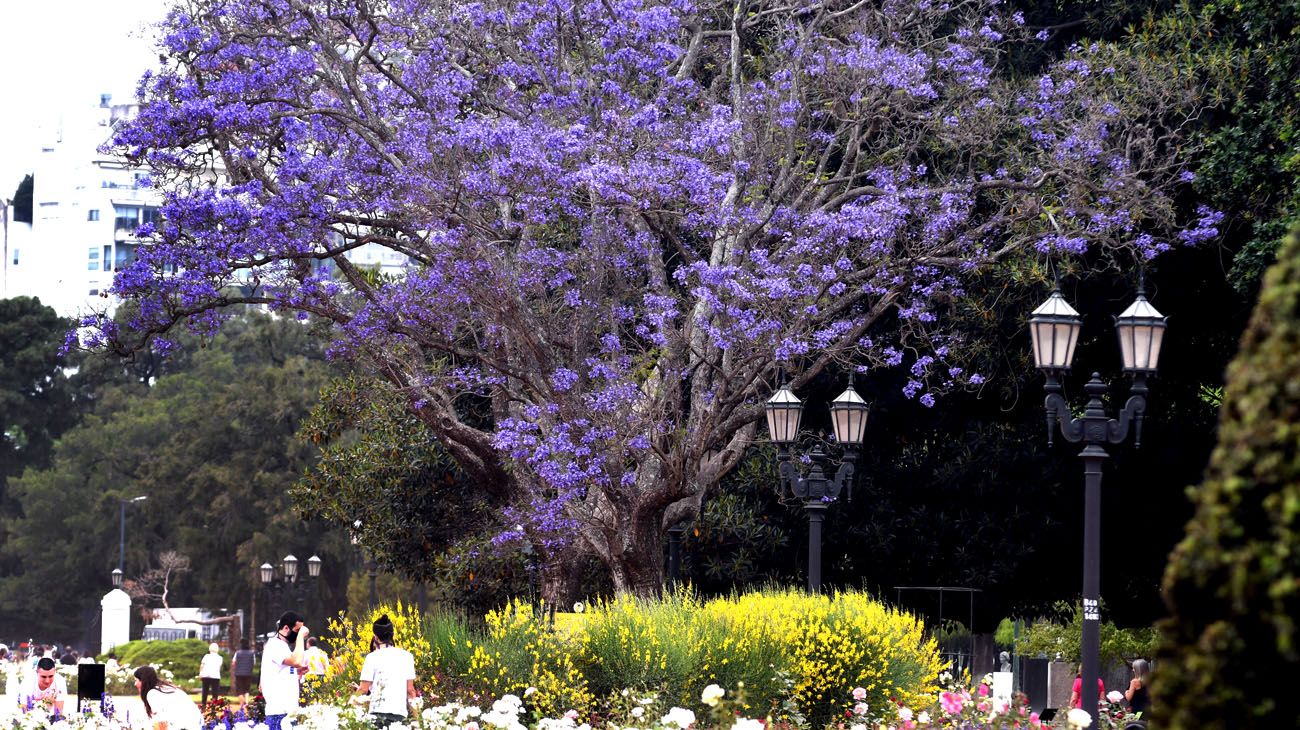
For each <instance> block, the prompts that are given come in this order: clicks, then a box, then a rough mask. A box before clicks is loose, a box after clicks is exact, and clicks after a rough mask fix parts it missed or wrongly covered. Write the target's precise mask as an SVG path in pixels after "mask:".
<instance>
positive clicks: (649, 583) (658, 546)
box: [609, 514, 664, 598]
mask: <svg viewBox="0 0 1300 730" xmlns="http://www.w3.org/2000/svg"><path fill="white" fill-rule="evenodd" d="M662 517H663V516H662V514H656V515H655V516H654V517H653V518H649V517H640V518H639V519H636V520H635V522H634V524H632V525H631V535H630V539H629V540H628V541H627V543H626V545H625V546H624V548H623V551H622V552H621V553H617V554H615V555H611V556H610V561H609V563H610V565H609V568H610V574H611V576H612V577H613V579H614V589H615V590H616V591H618V592H619V593H631V594H632V595H634V596H636V597H638V598H654V597H656V596H658V595H659V594H660V593H661V592H662V591H663V582H664V565H663V562H664V560H663V557H664V556H663V530H662V529H660V527H661V526H660V523H661V521H662Z"/></svg>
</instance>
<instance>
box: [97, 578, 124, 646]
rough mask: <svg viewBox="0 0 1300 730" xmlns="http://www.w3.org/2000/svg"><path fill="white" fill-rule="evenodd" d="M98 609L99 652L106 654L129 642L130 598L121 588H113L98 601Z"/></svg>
mask: <svg viewBox="0 0 1300 730" xmlns="http://www.w3.org/2000/svg"><path fill="white" fill-rule="evenodd" d="M99 608H100V621H99V625H100V627H101V628H100V631H101V633H100V640H99V651H100V653H101V654H107V653H108V652H110V651H112V650H113V649H114V647H117V646H121V645H122V644H125V643H126V642H128V641H130V640H131V597H130V596H128V595H127V594H126V591H124V590H122V589H121V588H114V589H113V590H111V591H109V592H108V593H105V594H104V597H103V598H101V599H99Z"/></svg>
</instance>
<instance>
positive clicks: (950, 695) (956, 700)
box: [939, 692, 962, 715]
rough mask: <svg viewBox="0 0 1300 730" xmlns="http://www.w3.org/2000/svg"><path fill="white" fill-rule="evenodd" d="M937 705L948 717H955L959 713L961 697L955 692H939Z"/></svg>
mask: <svg viewBox="0 0 1300 730" xmlns="http://www.w3.org/2000/svg"><path fill="white" fill-rule="evenodd" d="M939 704H940V705H941V706H942V707H943V711H944V712H946V713H948V714H949V715H956V714H957V713H959V712H961V706H962V701H961V695H959V694H957V693H955V692H941V693H939Z"/></svg>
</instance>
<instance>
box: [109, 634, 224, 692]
mask: <svg viewBox="0 0 1300 730" xmlns="http://www.w3.org/2000/svg"><path fill="white" fill-rule="evenodd" d="M114 651H115V652H116V653H117V660H118V661H119V662H120V663H122V664H126V665H129V666H131V667H143V666H145V665H149V666H152V667H156V668H157V669H160V670H162V669H166V670H168V671H170V672H171V673H172V675H173V677H174V678H175V681H176V683H177V684H178V685H182V686H187V687H188V686H192V685H194V684H195V681H194V680H195V679H196V678H197V677H198V676H199V661H200V660H201V659H203V655H204V654H207V653H208V642H206V641H203V640H202V639H177V640H176V641H129V642H127V643H125V644H122V645H120V646H118V647H117V648H116V649H115V650H114ZM107 658H108V655H107V654H102V655H100V656H99V657H98V660H99V661H100V662H103V661H104V660H105V659H107ZM221 662H222V667H223V668H224V667H229V666H230V657H229V656H227V655H226V654H222V655H221ZM225 673H226V672H225V670H224V669H223V671H222V676H223V677H224V676H225Z"/></svg>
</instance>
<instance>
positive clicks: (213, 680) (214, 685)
mask: <svg viewBox="0 0 1300 730" xmlns="http://www.w3.org/2000/svg"><path fill="white" fill-rule="evenodd" d="M220 651H221V647H219V646H217V645H216V644H208V653H207V654H204V655H203V658H202V659H200V660H199V682H200V683H202V684H203V701H202V702H201V704H204V705H206V704H208V694H209V693H211V694H212V697H213V699H216V698H217V696H219V695H220V694H221V665H222V663H223V662H222V661H221V654H220Z"/></svg>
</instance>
